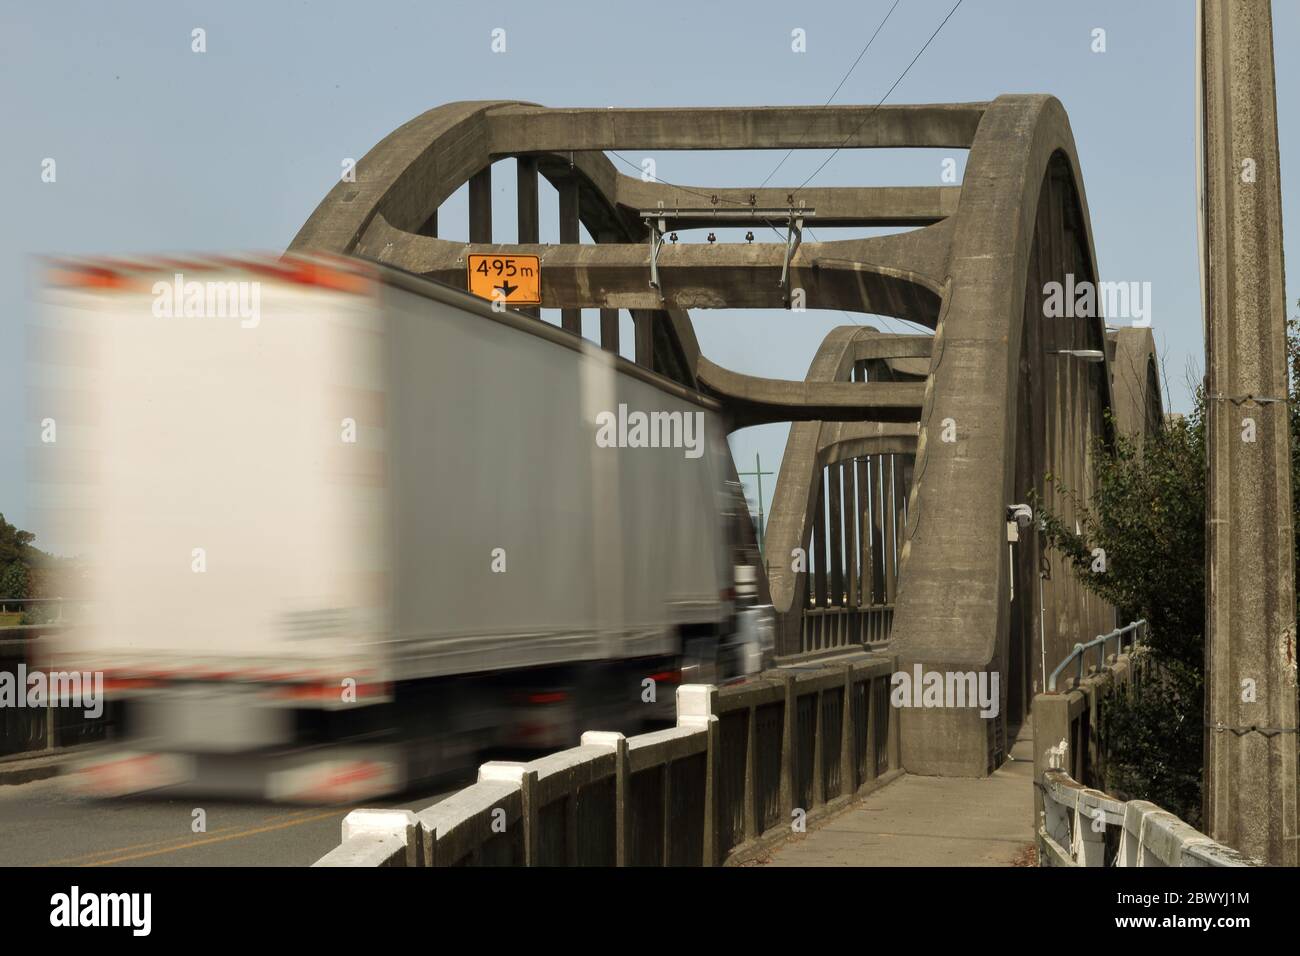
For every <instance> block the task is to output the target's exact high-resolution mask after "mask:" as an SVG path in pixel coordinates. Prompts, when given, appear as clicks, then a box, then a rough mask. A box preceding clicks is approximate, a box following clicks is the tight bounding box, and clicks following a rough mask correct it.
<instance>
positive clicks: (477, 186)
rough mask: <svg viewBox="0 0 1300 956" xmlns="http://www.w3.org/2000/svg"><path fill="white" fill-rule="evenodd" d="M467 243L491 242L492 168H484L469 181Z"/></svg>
mask: <svg viewBox="0 0 1300 956" xmlns="http://www.w3.org/2000/svg"><path fill="white" fill-rule="evenodd" d="M469 241H470V242H485V243H486V242H491V241H492V167H491V166H490V165H489V166H485V167H483V168H482V169H480V170H479V171H478V172H477V173H475V174H474V175H473V176H471V177H470V180H469Z"/></svg>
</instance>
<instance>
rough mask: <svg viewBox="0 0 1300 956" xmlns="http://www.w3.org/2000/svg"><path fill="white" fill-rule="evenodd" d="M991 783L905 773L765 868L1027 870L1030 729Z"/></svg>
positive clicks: (788, 848) (1030, 801)
mask: <svg viewBox="0 0 1300 956" xmlns="http://www.w3.org/2000/svg"><path fill="white" fill-rule="evenodd" d="M1011 755H1012V758H1013V759H1011V760H1008V761H1007V762H1006V763H1004V764H1003V765H1002V766H1001V767H1000V768H998V770H997V771H996V772H995V773H994V774H993V775H992V776H989V777H985V778H978V777H922V776H915V775H912V774H906V775H904V776H902V777H899V778H898V779H897V780H895V781H894V782H893V783H890V784H888V785H887V786H885V787H883V788H881V789H880V790H878V791H876V792H875V793H873V794H871V795H870V796H869V797H867V798H866V799H865V800H863V801H862V802H861V803H856V804H854V805H853V806H852V807H851V808H849V809H848V810H846V811H844V812H843V813H841V814H839V815H838V816H835V817H833V818H831V819H830V820H828V821H826V822H825V823H824V824H822V825H821V826H819V827H817V828H816V829H814V830H812V831H810V832H809V833H808V834H806V835H804V836H796V837H794V838H793V839H792V840H790V841H788V842H787V843H785V844H784V845H783V846H781V847H779V848H777V849H776V850H775V851H774V852H773V853H772V855H771V857H770V859H769V860H767V861H766V862H767V865H769V866H1012V865H1015V864H1016V862H1017V861H1019V862H1020V865H1025V862H1026V859H1027V854H1028V850H1029V848H1030V847H1031V846H1032V845H1033V842H1034V833H1033V827H1032V825H1031V821H1032V819H1033V810H1034V796H1033V787H1032V785H1031V781H1032V780H1033V776H1034V763H1033V737H1032V725H1031V724H1030V723H1029V722H1028V721H1026V722H1025V724H1024V726H1023V727H1022V728H1021V731H1020V734H1019V736H1017V738H1016V743H1015V746H1014V747H1012V750H1011Z"/></svg>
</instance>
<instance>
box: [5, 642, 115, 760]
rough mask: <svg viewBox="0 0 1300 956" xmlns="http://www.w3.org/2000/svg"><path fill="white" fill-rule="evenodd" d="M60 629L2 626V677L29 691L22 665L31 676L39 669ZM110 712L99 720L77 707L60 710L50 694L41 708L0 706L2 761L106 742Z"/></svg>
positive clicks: (22, 691) (20, 690)
mask: <svg viewBox="0 0 1300 956" xmlns="http://www.w3.org/2000/svg"><path fill="white" fill-rule="evenodd" d="M57 630H58V628H57V627H56V626H55V625H52V624H20V625H14V626H12V627H0V674H2V675H8V680H7V682H9V683H12V684H13V685H14V686H15V687H17V688H18V692H19V693H20V694H22V693H25V692H26V685H25V684H23V683H21V682H20V681H19V675H20V673H22V671H21V670H20V665H22V667H25V668H26V672H27V673H28V674H30V673H31V672H33V671H35V670H36V669H37V668H38V666H39V661H40V650H41V642H42V641H43V640H45V639H46V638H47V637H48V636H50V635H52V634H54V633H55V632H56V631H57ZM111 721H112V716H111V714H110V713H109V711H108V710H106V711H105V712H104V714H103V715H101V716H100V717H99V718H98V719H93V718H89V717H86V716H85V714H84V711H83V710H82V709H81V708H77V707H61V706H59V705H58V701H56V700H55V699H54V695H53V694H49V693H47V694H46V696H45V701H44V704H43V705H42V706H36V707H31V706H22V707H0V758H5V757H19V756H22V757H34V756H38V755H40V754H42V753H48V752H50V751H53V750H56V749H59V748H62V747H73V746H78V745H81V744H88V743H93V742H96V741H100V740H103V739H104V738H105V737H106V736H107V734H108V731H109V728H110V726H111Z"/></svg>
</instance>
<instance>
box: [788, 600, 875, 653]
mask: <svg viewBox="0 0 1300 956" xmlns="http://www.w3.org/2000/svg"><path fill="white" fill-rule="evenodd" d="M893 624H894V606H893V605H892V604H875V605H866V606H863V607H809V608H804V610H803V622H802V625H801V627H802V630H801V632H800V645H799V646H800V653H802V654H812V653H816V652H818V651H825V650H831V649H837V648H850V647H852V646H854V645H857V644H861V645H864V646H867V647H871V646H873V645H880V644H884V643H886V642H887V641H888V640H889V633H890V629H891V628H892V627H893Z"/></svg>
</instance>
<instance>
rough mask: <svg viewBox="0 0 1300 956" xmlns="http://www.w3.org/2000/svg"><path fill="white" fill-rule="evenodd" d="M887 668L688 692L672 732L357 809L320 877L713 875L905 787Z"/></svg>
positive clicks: (504, 765) (840, 669) (871, 662)
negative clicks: (409, 805) (416, 804)
mask: <svg viewBox="0 0 1300 956" xmlns="http://www.w3.org/2000/svg"><path fill="white" fill-rule="evenodd" d="M894 669H895V662H894V659H893V658H892V657H884V656H872V657H868V658H863V659H861V660H857V661H854V662H852V663H843V664H839V665H837V666H833V667H831V666H809V667H806V668H797V669H795V668H791V669H787V670H781V671H769V672H766V673H765V674H764V675H762V677H760V678H759V679H756V680H752V681H749V682H747V683H745V684H741V685H733V686H728V687H723V688H716V687H713V686H711V685H686V686H683V687H681V688H678V692H677V726H675V727H671V728H667V729H664V730H657V731H653V732H651V733H646V734H639V735H637V736H634V737H624V736H623V735H622V734H618V733H605V732H588V733H585V734H583V735H582V739H581V742H580V744H579V746H577V747H573V748H571V749H569V750H564V751H561V752H559V753H555V754H551V755H549V756H546V757H542V758H540V759H538V760H533V761H529V762H527V763H514V762H504V761H493V762H490V763H486V764H484V765H483V766H482V767H481V768H480V770H479V776H478V781H477V782H476V783H474V784H473V785H471V786H469V787H466V788H465V789H463V790H460V791H458V792H457V793H455V794H453V795H452V796H450V797H448V798H447V799H445V800H443V801H441V802H440V803H438V804H435V805H434V806H431V807H429V808H427V809H425V810H422V811H419V812H418V813H416V812H411V811H395V810H354V811H353V812H351V813H349V814H348V816H347V818H346V819H345V820H344V823H343V840H342V843H341V844H340V845H339V847H338V848H336V849H335V850H333V851H331V852H330V853H329V854H327V855H326V856H324V857H322V858H321V859H320V860H319V861H317V863H316V865H317V866H467V865H468V866H492V865H505V866H512V865H513V866H554V865H596V866H671V865H688V866H689V865H694V866H701V865H702V866H717V865H721V864H723V863H730V862H739V861H741V860H744V859H748V858H751V857H754V856H758V855H761V854H762V852H763V851H764V850H765V849H766V848H768V847H770V846H772V845H774V844H775V843H777V842H779V841H781V840H782V839H784V838H786V837H788V836H789V835H791V834H792V833H794V832H799V831H800V830H802V829H803V828H804V827H806V825H807V824H808V823H809V822H815V821H816V819H817V818H818V817H820V816H823V815H825V814H828V813H833V812H835V811H836V810H838V809H840V808H841V807H843V806H846V805H847V804H848V803H849V802H851V801H852V800H854V799H855V798H857V797H859V796H862V795H865V794H866V793H867V792H870V791H871V790H874V789H875V788H877V787H879V786H881V785H883V784H884V783H886V782H887V781H888V780H891V779H893V778H894V777H895V776H896V775H897V774H898V773H899V772H901V771H899V769H898V766H899V759H898V726H897V721H896V718H895V715H896V713H897V711H896V710H895V709H894V708H892V707H891V706H890V705H889V675H890V674H892V673H893V671H894Z"/></svg>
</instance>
